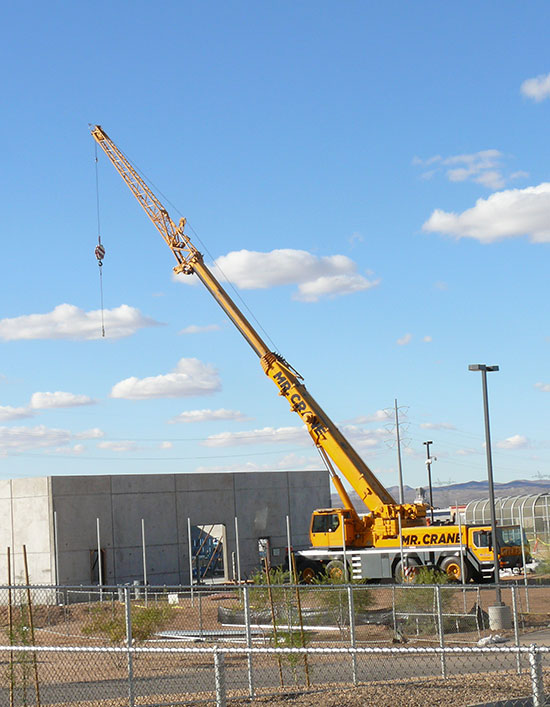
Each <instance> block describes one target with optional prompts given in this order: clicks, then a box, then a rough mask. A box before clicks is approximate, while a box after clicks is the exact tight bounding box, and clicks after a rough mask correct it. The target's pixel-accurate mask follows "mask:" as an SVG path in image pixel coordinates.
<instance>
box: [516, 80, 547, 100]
mask: <svg viewBox="0 0 550 707" xmlns="http://www.w3.org/2000/svg"><path fill="white" fill-rule="evenodd" d="M520 90H521V93H522V94H523V95H524V96H525V97H526V98H531V99H532V100H534V101H536V102H537V103H540V102H541V101H544V99H545V98H548V97H550V74H540V75H539V76H536V77H535V78H532V79H526V80H525V81H524V82H523V83H522V84H521V89H520Z"/></svg>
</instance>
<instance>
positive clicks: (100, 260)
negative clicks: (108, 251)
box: [95, 243, 105, 267]
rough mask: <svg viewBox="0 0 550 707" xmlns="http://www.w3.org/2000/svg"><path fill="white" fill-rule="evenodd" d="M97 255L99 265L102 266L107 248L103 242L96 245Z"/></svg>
mask: <svg viewBox="0 0 550 707" xmlns="http://www.w3.org/2000/svg"><path fill="white" fill-rule="evenodd" d="M95 257H96V258H97V263H98V265H99V267H101V266H102V265H103V258H104V257H105V248H104V247H103V246H102V245H101V243H100V244H99V245H97V246H96V247H95Z"/></svg>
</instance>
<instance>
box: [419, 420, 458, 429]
mask: <svg viewBox="0 0 550 707" xmlns="http://www.w3.org/2000/svg"><path fill="white" fill-rule="evenodd" d="M420 427H421V428H422V429H423V430H456V427H455V426H454V425H451V424H450V423H449V422H422V423H421V425H420Z"/></svg>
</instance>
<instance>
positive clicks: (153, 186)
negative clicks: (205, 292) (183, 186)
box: [96, 145, 279, 353]
mask: <svg viewBox="0 0 550 707" xmlns="http://www.w3.org/2000/svg"><path fill="white" fill-rule="evenodd" d="M118 149H119V150H120V148H118ZM96 150H97V145H96ZM120 152H121V153H122V154H123V155H124V157H125V158H126V159H127V160H128V162H129V163H130V164H131V165H132V167H133V169H135V171H136V172H137V173H138V174H139V175H140V177H141V178H142V179H143V180H144V181H145V182H146V183H147V184H148V186H149V187H150V188H151V189H152V190H153V192H154V194H155V195H158V196H160V197H161V198H162V202H163V203H166V204H168V205H169V206H170V207H171V208H172V209H173V210H174V211H175V212H176V213H177V214H178V216H180V217H183V216H184V214H182V212H181V211H180V210H179V208H178V207H177V206H176V205H175V204H174V202H173V201H171V200H170V199H169V198H168V197H167V196H166V194H164V193H163V191H162V190H161V189H159V188H158V187H157V185H156V184H155V183H154V182H153V181H152V180H151V179H150V178H149V177H148V176H147V175H146V174H145V173H144V172H143V170H141V169H140V168H139V167H138V166H137V165H136V164H135V163H134V162H133V161H132V160H131V159H130V158H129V157H128V155H127V154H126V153H125V152H123V151H122V150H120ZM186 225H187V226H188V228H189V229H190V230H191V232H192V233H193V236H194V237H195V240H196V241H197V242H198V243H199V244H200V246H201V248H202V250H203V251H204V252H205V253H206V255H208V257H209V258H210V260H211V261H212V262H213V263H214V262H215V259H214V256H213V255H212V253H211V252H210V251H209V249H208V247H207V245H206V244H205V243H204V241H203V240H202V239H201V237H200V236H199V234H198V233H197V231H196V230H195V229H194V228H193V226H192V225H191V224H190V223H189V220H188V219H187V221H186ZM216 269H217V270H218V271H219V272H220V273H221V275H222V276H223V277H224V279H225V282H226V283H227V284H228V285H229V287H230V288H231V290H232V292H233V294H234V295H235V297H236V298H237V299H238V300H239V302H240V303H241V305H242V307H243V308H244V309H245V310H246V311H247V313H248V314H249V316H250V318H251V319H252V320H253V321H254V323H255V324H256V326H257V327H258V329H260V330H261V331H262V333H263V334H264V336H265V338H266V339H267V340H268V341H269V342H270V344H271V346H272V347H273V351H274V352H275V353H279V347H278V346H277V345H276V344H275V342H274V341H273V339H272V338H271V336H270V335H269V333H268V332H267V331H266V330H265V328H264V327H263V326H262V324H261V323H260V322H259V321H258V319H257V317H256V315H255V314H254V312H253V311H252V310H251V309H250V307H249V306H248V304H247V303H246V302H245V300H244V299H243V297H242V295H241V294H240V292H239V291H238V290H237V288H236V287H235V286H234V285H233V283H232V282H231V280H230V279H229V278H228V277H227V275H226V274H225V273H224V272H223V270H222V268H221V267H220V266H219V265H218V264H217V263H216Z"/></svg>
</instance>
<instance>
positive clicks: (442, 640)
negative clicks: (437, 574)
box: [435, 584, 447, 678]
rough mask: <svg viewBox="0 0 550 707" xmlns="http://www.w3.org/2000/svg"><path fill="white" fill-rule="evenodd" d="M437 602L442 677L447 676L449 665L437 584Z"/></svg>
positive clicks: (439, 588)
mask: <svg viewBox="0 0 550 707" xmlns="http://www.w3.org/2000/svg"><path fill="white" fill-rule="evenodd" d="M435 602H436V605H437V627H438V630H439V645H440V647H441V649H442V650H441V677H443V678H446V677H447V665H446V663H445V637H444V635H443V614H442V611H441V586H440V585H439V584H436V585H435Z"/></svg>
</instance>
